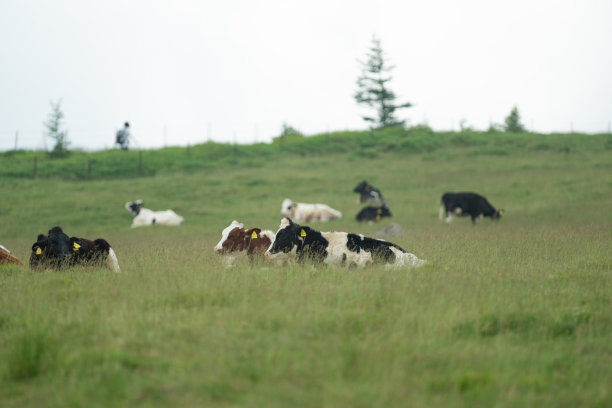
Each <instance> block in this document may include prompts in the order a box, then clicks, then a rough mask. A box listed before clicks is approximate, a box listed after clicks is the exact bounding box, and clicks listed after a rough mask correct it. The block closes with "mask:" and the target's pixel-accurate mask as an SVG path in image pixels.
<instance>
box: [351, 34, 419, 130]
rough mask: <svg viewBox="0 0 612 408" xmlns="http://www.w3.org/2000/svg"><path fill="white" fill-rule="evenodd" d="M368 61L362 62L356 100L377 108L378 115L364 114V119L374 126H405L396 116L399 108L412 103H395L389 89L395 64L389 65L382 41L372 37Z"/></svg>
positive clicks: (392, 93)
mask: <svg viewBox="0 0 612 408" xmlns="http://www.w3.org/2000/svg"><path fill="white" fill-rule="evenodd" d="M367 57H368V61H367V62H365V63H364V62H360V63H361V65H362V66H363V69H362V72H361V76H359V78H358V79H357V91H356V92H355V95H354V97H355V101H357V103H358V104H362V105H367V106H369V107H372V108H374V109H376V113H377V117H372V116H363V120H365V121H367V122H370V123H372V127H374V128H384V127H388V126H403V125H404V123H405V121H403V120H399V119H397V118H396V116H395V111H396V110H397V109H402V108H409V107H411V106H412V104H411V103H409V102H407V103H402V104H396V103H395V93H394V92H393V91H391V89H389V82H390V81H391V78H392V77H391V76H390V72H391V70H393V68H394V67H393V66H391V65H387V64H386V62H385V56H384V54H383V50H382V47H381V45H380V41H379V40H378V39H377V38H376V37H374V38H372V46H371V48H370V51H369V52H368V53H367Z"/></svg>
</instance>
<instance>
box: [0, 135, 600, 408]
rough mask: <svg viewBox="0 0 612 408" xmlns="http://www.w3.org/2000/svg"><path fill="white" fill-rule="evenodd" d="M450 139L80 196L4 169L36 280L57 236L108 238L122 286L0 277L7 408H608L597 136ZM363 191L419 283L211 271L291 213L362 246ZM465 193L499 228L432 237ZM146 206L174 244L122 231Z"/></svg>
mask: <svg viewBox="0 0 612 408" xmlns="http://www.w3.org/2000/svg"><path fill="white" fill-rule="evenodd" d="M343 137H348V136H343ZM389 137H390V138H391V136H389ZM445 137H447V139H445V140H442V141H441V140H438V139H435V138H434V139H433V141H427V142H424V141H420V142H419V140H421V139H419V138H418V137H417V138H416V139H414V140H411V139H408V142H410V143H412V147H414V146H417V147H415V148H414V149H413V148H411V149H410V151H406V150H402V149H401V148H397V149H393V148H390V149H377V145H369V146H365V147H364V146H363V145H360V146H361V147H358V148H356V149H354V150H350V151H342V149H341V148H338V147H336V148H330V149H329V152H324V151H323V149H322V148H321V146H319V145H317V146H316V148H315V147H313V148H312V149H310V148H304V151H306V152H308V153H307V154H301V153H300V150H299V149H297V148H296V147H295V146H294V147H293V148H291V149H292V150H291V149H290V150H283V149H282V148H281V149H279V150H278V151H273V150H269V151H268V150H266V149H272V147H262V146H259V147H253V149H255V152H257V149H261V150H262V151H264V152H263V153H262V154H261V157H262V158H261V159H258V155H257V154H256V153H253V152H250V153H249V151H248V147H240V149H244V150H245V152H242V153H241V152H239V153H236V151H235V150H233V148H231V146H230V148H228V149H225V150H223V149H221V150H219V151H218V154H222V155H223V156H222V157H218V158H215V157H213V156H210V157H209V156H207V157H208V159H207V160H211V161H214V160H219V162H214V163H212V162H211V163H207V164H206V165H203V166H202V167H201V168H200V167H198V166H196V165H193V166H192V165H190V166H188V167H187V168H181V164H180V163H174V164H173V165H171V166H166V167H164V166H161V165H160V166H161V167H160V168H159V169H158V170H156V171H155V172H152V173H151V174H154V176H146V177H135V176H133V175H132V176H130V177H122V178H114V177H111V173H110V172H109V173H105V174H106V176H102V175H99V177H98V176H96V177H92V178H93V179H92V180H89V181H87V180H83V179H82V178H83V177H76V178H74V179H70V177H63V173H61V172H59V173H56V176H49V177H41V178H36V179H32V178H28V177H26V173H23V174H21V173H19V172H20V171H21V170H19V169H20V167H19V166H20V165H21V164H19V163H20V161H19V160H22V159H23V158H24V157H25V158H28V157H30V156H29V155H31V154H32V153H29V152H22V153H19V152H18V153H17V154H16V156H15V155H13V156H11V155H7V154H5V155H4V156H3V157H1V158H0V162H1V163H3V165H5V164H7V163H8V164H11V163H13V164H14V166H15V167H14V168H13V170H14V174H13V175H11V174H9V173H10V172H11V171H13V170H10V169H7V168H6V167H5V168H4V170H2V171H3V173H2V174H3V177H2V178H0V191H2V199H1V200H0V225H2V228H1V229H0V243H2V244H3V245H5V246H7V247H8V248H10V249H11V250H13V253H14V254H16V255H17V256H19V257H21V258H22V259H23V260H25V261H27V260H28V258H29V251H30V247H31V245H32V243H33V242H34V240H35V237H36V235H37V234H38V233H40V232H46V231H47V230H48V229H49V228H51V227H52V226H54V225H61V226H62V227H63V228H64V230H65V231H66V232H67V233H68V234H69V235H77V236H83V237H87V238H97V237H104V238H106V239H107V240H108V241H109V242H110V243H111V244H112V246H113V247H114V248H115V251H116V252H117V256H118V258H119V263H120V265H121V268H122V270H123V272H122V273H121V274H113V273H111V272H109V271H106V270H103V269H84V268H74V269H71V270H68V271H61V272H53V273H41V272H36V271H31V270H29V269H27V268H25V269H23V268H18V267H10V266H3V267H0V294H1V296H0V406H2V407H20V408H21V407H40V406H57V407H68V406H75V407H82V406H91V407H97V406H99V407H112V406H206V407H214V406H223V407H228V406H265V407H276V406H279V407H280V406H304V407H321V406H342V407H408V406H414V407H416V406H427V407H449V406H456V407H477V406H482V407H491V406H498V407H525V406H538V407H542V406H551V407H576V406H592V407H608V406H612V370H611V369H610V367H611V366H612V313H611V311H612V296H611V295H610V294H611V293H612V275H611V272H612V255H611V254H612V211H611V209H612V153H611V149H610V148H611V147H612V143H611V142H610V137H609V136H605V135H604V136H597V137H589V136H585V135H578V136H575V139H572V138H570V137H569V136H563V137H559V139H558V140H556V139H555V138H554V137H552V136H550V135H546V136H544V135H539V136H538V135H531V136H530V135H522V136H520V137H519V138H518V140H519V142H517V143H513V142H512V141H511V140H510V139H506V140H507V142H505V143H502V144H501V145H500V144H497V143H496V142H495V141H489V140H488V139H486V136H482V135H480V136H475V139H474V140H477V141H480V142H477V143H471V142H470V141H471V140H472V139H470V138H469V137H467V136H465V135H463V136H462V135H460V134H457V135H454V136H453V135H451V136H445ZM504 137H507V138H508V136H504ZM529 137H531V139H529ZM479 138H480V139H479ZM481 139H482V140H481ZM332 140H333V139H332ZM385 140H386V139H382V140H381V144H382V145H384V144H385ZM397 140H398V141H394V142H393V143H388V146H400V145H404V146H405V145H407V144H410V143H408V142H407V141H406V140H404V141H403V142H401V141H399V140H400V139H397ZM449 140H450V142H449ZM453 140H454V141H456V140H461V143H458V142H457V143H455V142H453ZM521 140H522V141H523V142H520V141H521ZM324 141H325V139H324V138H322V139H321V140H318V141H317V143H319V144H321V143H323V142H324ZM557 142H558V143H557ZM299 143H306V142H304V141H300V142H299ZM347 143H348V142H347ZM351 143H352V142H351ZM349 144H350V143H349ZM304 145H305V144H304ZM300 146H302V145H300ZM418 146H421V147H418ZM422 146H434V147H431V148H429V147H422ZM208 148H211V146H208V147H205V146H204V147H198V146H194V147H192V149H193V150H192V152H191V153H190V154H193V155H194V156H196V157H197V154H196V152H197V151H198V149H202V152H205V151H207V150H206V149H208ZM285 149H287V147H286V146H285ZM219 152H220V153H219ZM116 153H121V152H102V153H100V155H107V156H108V157H110V158H112V157H115V156H113V154H116ZM183 153H184V152H183ZM233 153H236V154H237V156H239V157H240V159H237V160H234V159H232V157H231V155H232V154H233ZM155 154H156V155H158V156H159V157H163V155H164V151H160V152H155ZM168 154H169V155H171V154H174V153H173V151H172V150H171V149H170V150H169V152H168ZM181 154H182V153H181ZM202 154H204V153H202ZM20 157H21V158H20ZM92 157H98V159H97V160H102V159H100V157H101V156H95V154H94V156H92ZM13 159H15V161H14V162H11V160H13ZM23 160H25V159H23ZM28 160H29V159H28ZM66 160H67V162H66V163H68V162H69V161H70V160H73V161H74V160H76V159H75V158H74V157H73V158H71V159H66ZM79 160H81V159H79ZM109 160H110V159H109ZM175 160H179V161H180V158H178V156H177V158H176V159H175ZM26 161H27V160H26ZM162 161H163V160H161V159H160V163H161V162H162ZM168 161H169V162H172V160H168ZM24 163H25V162H24ZM27 163H29V161H27ZM24 166H25V165H24ZM66 166H68V164H66ZM57 167H58V168H61V167H62V164H61V163H59V164H57ZM24 168H25V167H24ZM24 171H25V170H24ZM66 178H68V179H66ZM363 179H367V180H368V181H369V182H371V183H372V184H374V185H375V186H377V187H378V188H380V189H381V190H382V191H383V193H384V195H385V197H386V198H387V199H388V200H389V201H390V208H391V211H392V212H393V214H394V217H393V218H392V220H391V221H393V222H397V223H399V224H401V226H402V228H403V234H402V235H401V236H399V237H395V238H393V239H392V241H393V242H396V243H397V244H399V245H400V246H402V247H404V248H405V249H407V250H409V251H410V252H413V253H414V254H416V255H417V256H419V257H420V258H424V259H427V260H428V261H429V264H428V265H427V266H425V267H423V268H419V269H415V270H410V269H402V270H391V269H390V270H387V269H385V268H382V267H372V268H368V269H364V270H354V269H351V270H346V269H339V268H338V269H336V268H314V267H312V266H311V265H294V266H290V267H276V266H273V265H268V264H266V263H265V262H264V261H261V262H257V263H255V264H253V265H251V264H249V263H248V262H247V261H246V259H239V260H238V261H237V264H236V266H235V267H234V268H232V269H227V268H225V267H224V266H223V262H222V258H221V257H219V256H216V255H215V254H214V253H213V251H212V247H213V246H214V245H215V244H216V243H217V241H218V240H219V238H220V232H221V230H222V229H223V228H224V227H225V226H227V225H228V224H229V223H230V222H231V221H232V220H233V219H238V220H239V221H241V222H244V223H245V225H246V226H259V227H263V228H266V229H272V230H276V228H277V226H278V224H279V221H280V215H279V210H280V203H281V201H282V199H284V198H286V197H289V198H292V199H294V200H296V201H304V202H324V203H327V204H330V205H331V206H332V207H334V208H337V209H339V210H340V211H342V212H343V213H344V217H343V219H341V220H338V221H334V222H330V223H327V224H314V225H313V226H314V227H315V228H319V229H322V230H332V229H333V230H343V231H349V232H359V233H364V234H366V235H370V234H372V233H373V232H375V231H377V230H379V229H381V228H383V227H385V226H386V225H387V224H388V222H383V223H380V224H373V225H368V224H359V223H357V222H356V221H355V220H354V216H355V214H356V213H357V212H358V211H359V206H358V205H357V204H356V203H355V201H356V198H357V197H356V194H354V193H352V189H353V187H354V186H355V185H356V184H357V183H358V182H359V181H361V180H363ZM460 190H463V191H465V190H471V191H477V192H480V193H482V194H484V195H485V196H486V197H487V198H489V200H490V201H491V202H492V204H493V205H495V206H498V207H502V208H504V209H505V214H504V218H503V219H502V220H501V221H499V222H497V223H495V222H491V221H489V220H488V219H485V220H482V221H481V222H480V223H479V225H477V226H476V227H472V226H471V223H470V221H469V220H468V219H455V221H454V222H453V224H452V225H451V226H450V227H449V226H446V225H443V224H442V223H440V222H439V221H438V219H437V217H438V207H439V200H440V196H441V195H442V193H443V192H445V191H460ZM138 198H142V199H143V200H144V201H145V206H146V207H148V208H152V209H166V208H173V209H175V210H176V211H177V212H178V213H179V214H181V215H183V216H184V217H185V219H186V221H185V225H184V226H182V227H178V228H170V227H165V228H164V227H154V228H141V229H130V228H129V226H130V223H131V219H132V216H131V215H130V214H129V213H128V212H127V211H126V210H125V209H124V208H123V204H124V203H125V202H126V201H132V200H135V199H138Z"/></svg>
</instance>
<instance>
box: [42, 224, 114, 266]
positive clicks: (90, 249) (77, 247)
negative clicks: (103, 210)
mask: <svg viewBox="0 0 612 408" xmlns="http://www.w3.org/2000/svg"><path fill="white" fill-rule="evenodd" d="M73 265H105V266H106V267H107V268H108V269H110V270H112V271H115V272H120V271H121V269H120V268H119V262H118V261H117V255H116V254H115V251H114V250H113V248H111V246H110V245H109V243H108V242H107V241H106V240H104V239H101V238H99V239H96V240H95V241H90V240H88V239H84V238H77V237H68V235H66V234H65V233H64V232H63V231H62V229H61V228H60V227H53V228H51V229H50V230H49V234H48V235H43V234H39V235H38V237H37V241H36V242H35V243H34V244H33V245H32V254H31V255H30V267H31V268H55V269H60V268H63V267H70V266H73Z"/></svg>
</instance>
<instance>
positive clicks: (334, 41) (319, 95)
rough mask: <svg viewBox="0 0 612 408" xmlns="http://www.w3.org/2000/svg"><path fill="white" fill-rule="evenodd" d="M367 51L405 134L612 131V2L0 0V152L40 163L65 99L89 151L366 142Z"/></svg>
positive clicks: (73, 133) (74, 135)
mask: <svg viewBox="0 0 612 408" xmlns="http://www.w3.org/2000/svg"><path fill="white" fill-rule="evenodd" d="M373 35H376V36H377V37H378V38H379V39H380V40H381V43H382V47H383V49H384V51H385V53H386V55H387V57H388V60H389V62H391V63H392V64H393V65H395V67H396V68H395V70H394V71H393V77H394V79H393V81H392V83H391V88H392V89H393V90H394V91H395V92H396V94H398V95H399V96H401V97H402V98H401V99H400V100H399V102H403V101H409V102H412V103H413V104H414V105H415V106H414V107H413V108H410V109H406V110H402V111H399V116H400V117H402V118H405V119H408V120H409V122H410V123H412V124H418V123H423V122H426V123H428V124H429V125H430V126H432V127H433V128H434V129H436V130H447V129H458V128H459V122H460V121H461V120H462V119H464V120H465V121H466V123H467V124H468V125H471V126H474V127H476V128H478V129H486V128H487V127H488V124H489V123H490V122H496V123H501V122H503V119H504V117H505V116H506V115H507V114H508V113H509V111H510V109H511V108H512V107H513V106H514V105H515V104H516V105H518V107H519V111H520V113H521V115H522V118H523V122H524V124H525V125H526V126H527V127H528V128H530V129H534V130H536V131H540V132H552V131H562V132H567V131H569V130H570V129H571V128H573V129H574V130H576V131H584V132H604V131H607V130H608V126H609V122H610V121H611V120H612V42H611V40H612V1H610V0H577V1H568V0H554V1H553V0H499V1H495V0H463V1H454V0H437V1H436V0H434V1H418V2H417V1H408V0H398V1H388V0H378V1H376V2H372V1H361V0H338V1H333V0H321V1H320V0H310V1H292V0H278V1H261V0H258V1H239V0H233V1H231V0H230V1H204V0H201V1H196V0H194V1H187V0H168V1H151V0H105V1H95V2H92V1H82V0H80V1H79V0H54V1H43V0H40V1H33V0H0V150H8V149H12V148H14V144H15V132H16V131H19V147H21V148H41V147H43V132H44V127H43V122H44V121H45V120H46V118H47V115H48V113H49V111H50V106H49V102H50V101H51V100H58V99H60V98H61V99H62V107H63V110H64V113H65V115H66V120H65V124H66V127H67V129H68V132H69V137H70V139H71V140H72V146H73V147H81V148H86V149H100V148H104V147H111V146H112V143H113V141H114V133H115V131H116V130H117V129H119V128H120V127H121V126H122V124H123V122H124V121H126V120H128V121H129V122H130V124H131V125H132V133H133V135H134V136H135V137H136V140H137V141H138V143H139V145H140V146H142V147H158V146H163V145H164V144H167V145H186V144H188V143H189V144H194V143H200V142H203V141H206V140H207V139H209V138H210V139H211V140H214V141H227V142H233V141H234V140H235V141H237V142H239V143H250V142H253V141H270V140H271V139H272V137H274V136H277V135H278V134H279V133H280V131H281V126H282V123H283V122H287V123H288V124H290V125H292V126H294V127H296V128H298V129H299V130H301V131H302V132H303V133H306V134H314V133H319V132H325V131H327V130H329V131H333V130H344V129H365V128H367V125H366V124H365V123H364V122H363V121H362V120H361V114H363V113H366V111H365V110H364V109H362V108H359V107H358V106H357V105H356V104H355V102H354V99H353V93H354V91H355V88H356V86H355V83H356V79H357V77H358V75H359V73H360V69H361V68H360V65H359V64H358V62H357V60H358V59H360V60H365V54H366V52H367V50H368V48H369V46H370V45H371V39H372V36H373ZM164 134H165V135H166V137H164ZM47 143H48V144H49V146H51V145H52V143H51V141H48V142H47Z"/></svg>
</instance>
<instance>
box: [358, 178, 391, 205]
mask: <svg viewBox="0 0 612 408" xmlns="http://www.w3.org/2000/svg"><path fill="white" fill-rule="evenodd" d="M353 192H355V193H359V198H358V199H357V204H365V203H369V204H374V205H385V203H386V201H385V199H384V198H383V196H382V193H381V192H380V190H379V189H377V188H375V187H374V186H372V185H370V184H368V182H367V181H365V180H363V181H362V182H361V183H359V184H357V187H355V189H354V190H353Z"/></svg>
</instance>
